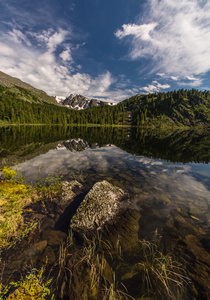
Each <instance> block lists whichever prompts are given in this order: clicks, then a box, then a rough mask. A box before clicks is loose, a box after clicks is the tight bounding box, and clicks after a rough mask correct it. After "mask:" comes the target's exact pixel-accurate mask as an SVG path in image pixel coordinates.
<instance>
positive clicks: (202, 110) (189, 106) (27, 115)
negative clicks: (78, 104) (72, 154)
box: [0, 85, 210, 126]
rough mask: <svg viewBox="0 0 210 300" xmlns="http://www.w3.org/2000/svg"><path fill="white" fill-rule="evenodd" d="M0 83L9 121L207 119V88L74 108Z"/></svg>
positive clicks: (1, 110) (187, 122)
mask: <svg viewBox="0 0 210 300" xmlns="http://www.w3.org/2000/svg"><path fill="white" fill-rule="evenodd" d="M16 88H17V90H18V93H17V92H15V91H14V90H11V89H10V88H9V87H7V86H3V85H1V86H0V122H1V123H9V124H64V125H71V124H79V125H82V124H95V125H135V126H161V125H165V126H197V125H202V126H204V125H208V124H209V122H210V92H209V91H198V90H195V89H192V90H184V89H181V90H178V91H171V92H167V93H154V94H149V95H136V96H133V97H131V98H129V99H126V100H125V101H122V102H120V103H119V104H117V105H115V106H109V105H104V106H101V107H90V108H87V109H85V110H80V111H79V110H74V109H70V108H67V107H64V106H62V105H56V104H51V103H47V102H43V101H40V99H39V98H38V97H36V96H35V95H34V94H31V92H30V91H29V90H27V89H25V88H21V87H18V86H17V87H16Z"/></svg>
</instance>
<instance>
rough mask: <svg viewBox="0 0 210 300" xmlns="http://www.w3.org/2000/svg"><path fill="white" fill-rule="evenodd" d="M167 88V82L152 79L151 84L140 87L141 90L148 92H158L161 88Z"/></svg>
mask: <svg viewBox="0 0 210 300" xmlns="http://www.w3.org/2000/svg"><path fill="white" fill-rule="evenodd" d="M169 88H170V85H169V84H161V83H159V82H157V81H153V82H152V84H149V85H147V86H144V87H142V88H141V90H142V91H144V92H146V93H149V94H150V93H155V92H159V91H160V90H162V89H169Z"/></svg>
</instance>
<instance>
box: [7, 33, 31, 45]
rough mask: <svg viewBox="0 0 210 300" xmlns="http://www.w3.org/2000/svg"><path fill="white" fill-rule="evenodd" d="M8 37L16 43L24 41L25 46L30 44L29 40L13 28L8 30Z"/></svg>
mask: <svg viewBox="0 0 210 300" xmlns="http://www.w3.org/2000/svg"><path fill="white" fill-rule="evenodd" d="M9 38H10V39H11V40H12V41H14V42H15V43H17V44H21V43H22V41H24V42H25V43H26V45H27V46H31V43H30V41H29V40H28V39H27V37H26V36H25V35H24V34H23V33H22V32H21V31H20V30H17V29H13V30H12V31H10V32H9Z"/></svg>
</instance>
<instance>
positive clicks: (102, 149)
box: [0, 126, 210, 299]
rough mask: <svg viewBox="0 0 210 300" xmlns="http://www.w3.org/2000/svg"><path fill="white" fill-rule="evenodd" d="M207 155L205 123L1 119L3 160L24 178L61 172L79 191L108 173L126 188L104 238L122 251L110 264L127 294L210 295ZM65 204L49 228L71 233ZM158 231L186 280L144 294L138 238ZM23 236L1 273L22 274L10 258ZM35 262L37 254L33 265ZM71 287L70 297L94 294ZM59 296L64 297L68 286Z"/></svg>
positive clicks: (11, 255)
mask: <svg viewBox="0 0 210 300" xmlns="http://www.w3.org/2000/svg"><path fill="white" fill-rule="evenodd" d="M209 162H210V131H209V130H207V129H203V128H200V129H197V130H196V129H188V130H185V129H174V130H172V129H171V130H167V129H161V128H158V129H154V128H129V127H88V126H80V127H76V126H66V127H64V126H7V127H0V167H3V166H4V165H7V166H8V165H11V166H13V168H14V169H15V170H17V171H18V172H20V173H21V174H22V175H24V177H25V179H26V181H27V182H28V183H29V184H32V185H34V184H36V183H37V182H43V181H44V180H45V179H46V178H49V176H50V177H55V176H58V177H60V178H62V179H61V180H62V181H71V180H77V181H78V182H79V183H81V184H82V186H83V192H82V193H83V194H84V193H87V192H88V191H89V190H90V189H91V188H92V186H93V185H94V184H95V183H96V182H100V181H103V180H106V181H108V182H109V183H111V184H113V185H115V186H117V187H119V188H121V189H123V190H125V191H126V192H127V193H128V194H129V201H128V202H126V204H125V206H124V207H123V213H121V215H120V216H119V217H118V218H117V220H116V221H115V223H113V224H107V226H106V228H105V234H106V240H107V244H109V245H114V244H115V245H116V243H118V246H119V245H120V252H121V253H124V258H123V262H122V260H120V259H116V260H115V261H114V262H113V261H112V268H114V270H115V274H116V281H119V282H122V283H123V285H124V286H125V287H126V290H124V291H126V292H125V294H128V295H130V296H131V297H132V298H128V299H210V268H209V267H210V253H209V250H210V231H209V221H210V164H209ZM32 209H33V210H34V209H36V208H32ZM74 209H75V208H74ZM29 211H30V210H29V209H28V213H29ZM69 211H70V208H69V207H68V208H67V209H66V210H65V212H64V213H63V214H62V215H61V216H60V217H59V220H60V221H59V222H58V221H56V222H55V223H54V224H55V226H54V227H53V229H54V230H59V232H60V231H61V232H64V233H65V234H67V235H68V230H69V224H70V223H69V222H70V219H71V217H72V215H71V213H70V214H69V217H68V213H69ZM54 215H56V213H54ZM50 217H51V218H53V214H51V216H50ZM62 218H63V220H62ZM37 234H38V233H37ZM157 237H158V243H159V246H160V247H161V251H162V253H163V254H165V255H167V254H170V255H171V257H172V259H173V260H175V261H177V262H178V263H179V266H180V269H181V273H182V276H183V277H182V278H183V281H184V286H185V287H184V289H183V291H180V292H179V293H178V294H177V292H174V294H173V293H169V294H168V296H167V295H164V293H163V295H162V296H159V297H157V296H155V293H154V294H153V292H152V289H153V287H152V286H151V294H149V295H148V293H147V292H145V295H146V296H145V297H144V296H143V295H144V293H143V292H142V286H141V283H140V277H141V276H142V269H141V268H140V267H139V265H138V262H139V259H140V258H139V256H140V253H141V251H142V247H143V246H142V245H143V244H142V243H141V242H140V241H144V246H145V245H146V246H147V244H146V243H147V241H148V243H151V244H150V245H153V244H152V243H153V242H154V240H155V239H157ZM75 238H76V237H75ZM78 239H79V237H78ZM37 241H39V239H37ZM27 243H29V241H28V240H27V238H26V239H25V240H24V241H21V242H20V243H19V244H18V245H16V247H15V248H13V249H9V250H8V251H6V252H4V253H3V254H2V261H5V267H4V274H5V276H6V277H8V278H9V277H12V276H15V275H14V274H15V272H16V274H20V272H21V270H22V269H21V268H22V267H20V264H16V270H14V268H15V266H14V265H13V264H12V262H13V261H14V260H15V259H16V258H17V257H18V255H19V253H20V252H22V251H23V247H26V245H27ZM146 246H145V247H146ZM21 247H22V248H21ZM113 247H114V246H113ZM152 247H153V246H152ZM154 247H155V246H154ZM140 248H141V249H140ZM110 252H112V249H111V246H110ZM122 255H123V254H122ZM48 256H49V257H50V254H48ZM149 256H150V254H149ZM107 261H109V259H108V258H107ZM7 263H8V264H9V265H10V267H8V269H7ZM110 263H111V262H110ZM37 265H39V259H38V260H37V261H36V262H34V265H33V266H34V267H37ZM18 268H20V269H21V270H19V269H18ZM18 272H19V273H18ZM84 272H85V271H84V270H83V273H81V277H83V276H85V275H84V274H85V273H84ZM51 275H52V272H51ZM107 276H108V275H107ZM185 278H186V279H185ZM81 281H82V279H81ZM76 284H79V283H78V282H77V283H76V281H75V286H76ZM80 284H82V283H80ZM147 285H150V283H149V282H147ZM151 285H152V284H151ZM177 285H178V284H177ZM83 289H85V287H84V284H83ZM172 290H173V288H172ZM75 293H76V292H75ZM75 295H76V294H74V296H73V295H72V296H71V297H72V298H71V297H70V299H96V298H94V296H90V297H89V298H88V296H87V298H85V297H86V296H84V295H85V294H84V293H83V296H79V295H77V296H75ZM57 297H58V299H68V297H67V296H66V295H65V292H64V295H62V297H63V298H62V297H61V296H57ZM59 297H60V298H59ZM65 297H66V298H65ZM91 297H92V298H91ZM107 299H109V298H107ZM110 299H111V298H110ZM119 299H120V298H119ZM122 299H123V298H122Z"/></svg>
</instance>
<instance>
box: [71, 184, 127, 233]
mask: <svg viewBox="0 0 210 300" xmlns="http://www.w3.org/2000/svg"><path fill="white" fill-rule="evenodd" d="M126 198H127V199H128V194H127V192H125V191H124V190H122V189H120V188H119V187H117V186H114V185H112V184H111V183H109V182H107V181H106V180H104V181H101V182H97V183H95V184H94V186H93V187H92V189H91V190H90V191H89V193H88V194H87V195H86V196H85V198H84V200H83V202H82V203H81V205H80V206H79V208H78V209H77V212H76V214H75V215H74V216H73V218H72V220H71V227H72V229H74V230H77V231H80V230H93V229H100V228H101V227H102V226H103V225H104V224H105V223H106V222H108V221H110V220H112V219H113V218H114V217H115V216H116V214H117V212H118V211H119V210H120V207H121V205H120V202H121V201H122V200H124V199H126Z"/></svg>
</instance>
